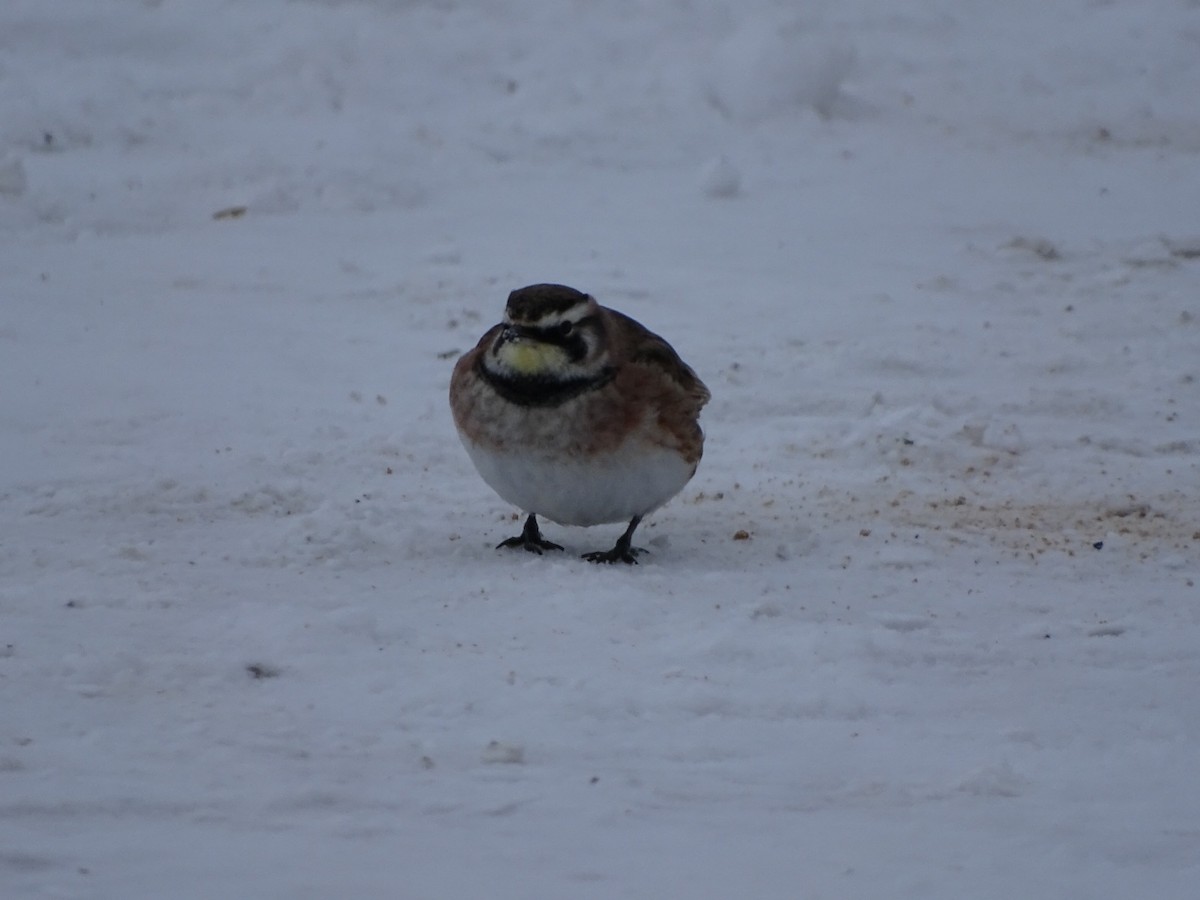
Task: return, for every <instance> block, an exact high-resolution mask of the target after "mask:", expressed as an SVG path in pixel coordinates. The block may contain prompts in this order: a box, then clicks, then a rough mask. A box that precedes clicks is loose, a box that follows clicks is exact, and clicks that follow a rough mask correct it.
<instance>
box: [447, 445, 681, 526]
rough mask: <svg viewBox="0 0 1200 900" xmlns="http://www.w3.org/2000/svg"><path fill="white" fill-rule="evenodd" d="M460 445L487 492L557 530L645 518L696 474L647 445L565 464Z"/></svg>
mask: <svg viewBox="0 0 1200 900" xmlns="http://www.w3.org/2000/svg"><path fill="white" fill-rule="evenodd" d="M464 444H465V446H466V448H467V452H468V453H469V454H470V455H471V460H472V461H473V462H474V463H475V468H476V469H478V470H479V474H480V475H481V476H483V480H484V481H486V482H487V483H488V485H489V486H491V488H492V490H494V491H495V492H496V493H497V494H499V495H500V496H501V497H503V498H504V499H505V500H507V501H508V502H509V503H511V504H512V505H513V506H516V507H519V508H520V509H522V510H524V511H525V512H530V513H536V514H537V515H539V516H544V517H545V518H547V519H550V520H551V521H554V522H558V523H559V524H560V525H601V524H604V523H606V522H625V521H628V520H629V519H631V518H633V517H634V516H644V515H646V514H647V513H649V512H652V511H654V510H656V509H658V507H660V506H662V505H663V504H664V503H666V502H667V501H668V500H670V499H671V498H672V497H674V496H675V495H676V494H678V493H679V492H680V491H681V490H683V486H684V485H685V484H687V483H688V481H689V480H690V479H691V477H692V474H693V473H694V472H695V466H693V465H692V464H691V463H688V462H687V461H686V460H684V459H683V458H682V457H680V456H679V454H678V453H673V452H670V451H668V450H663V449H660V448H657V447H648V446H646V445H642V446H639V447H637V448H636V449H632V448H630V447H629V445H626V446H625V447H623V448H619V449H618V450H617V451H616V452H615V453H610V454H603V455H600V456H597V457H589V458H570V457H562V456H545V455H539V454H536V453H528V452H527V453H502V452H497V451H495V450H491V449H486V448H483V447H478V446H472V445H471V444H470V443H468V442H464Z"/></svg>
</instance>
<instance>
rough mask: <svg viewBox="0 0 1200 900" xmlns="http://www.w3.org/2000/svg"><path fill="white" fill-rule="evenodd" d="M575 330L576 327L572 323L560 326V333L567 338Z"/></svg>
mask: <svg viewBox="0 0 1200 900" xmlns="http://www.w3.org/2000/svg"><path fill="white" fill-rule="evenodd" d="M574 328H575V326H574V325H572V324H571V323H570V322H563V323H562V324H561V325H559V326H558V333H559V334H561V335H562V336H563V337H566V336H567V335H569V334H570V333H571V332H572V331H573V330H574Z"/></svg>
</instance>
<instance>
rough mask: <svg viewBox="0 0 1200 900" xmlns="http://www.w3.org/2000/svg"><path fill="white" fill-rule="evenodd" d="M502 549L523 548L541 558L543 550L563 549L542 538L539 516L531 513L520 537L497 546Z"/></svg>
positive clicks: (512, 538)
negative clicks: (538, 521)
mask: <svg viewBox="0 0 1200 900" xmlns="http://www.w3.org/2000/svg"><path fill="white" fill-rule="evenodd" d="M501 547H521V548H522V549H525V550H528V551H529V552H530V553H536V554H538V555H539V556H540V555H541V553H542V551H543V550H561V549H562V547H560V546H559V545H558V544H554V543H551V542H550V541H548V540H546V539H545V538H543V537H542V532H541V531H540V530H539V529H538V523H537V516H536V515H534V514H533V513H530V514H529V518H528V519H526V520H525V527H524V528H522V529H521V533H520V534H519V535H517V536H516V537H511V538H509V539H508V540H507V541H501V542H500V543H498V544H497V545H496V549H497V550H499V549H500V548H501Z"/></svg>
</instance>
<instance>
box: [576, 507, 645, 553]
mask: <svg viewBox="0 0 1200 900" xmlns="http://www.w3.org/2000/svg"><path fill="white" fill-rule="evenodd" d="M640 521H642V517H641V516H634V517H633V518H632V519H630V520H629V527H628V528H626V529H625V533H624V534H623V535H621V536H620V537H619V538H617V543H616V545H615V546H614V547H613V548H612V549H611V550H596V551H595V552H593V553H585V554H583V558H584V559H586V560H587V561H588V562H594V563H615V562H623V563H629V564H630V565H637V556H638V554H639V553H648V552H649V551H647V550H642V549H639V548H637V547H631V546H630V544H631V543H632V541H633V531H634V529H635V528H637V527H638V523H639V522H640Z"/></svg>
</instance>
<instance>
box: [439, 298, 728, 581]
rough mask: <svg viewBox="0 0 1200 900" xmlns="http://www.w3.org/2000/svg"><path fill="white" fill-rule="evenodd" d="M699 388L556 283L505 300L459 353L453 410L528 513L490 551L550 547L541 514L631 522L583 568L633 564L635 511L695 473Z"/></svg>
mask: <svg viewBox="0 0 1200 900" xmlns="http://www.w3.org/2000/svg"><path fill="white" fill-rule="evenodd" d="M708 399H709V393H708V388H706V387H705V386H704V384H703V383H702V382H701V381H700V379H699V378H698V377H697V376H696V373H695V372H693V371H692V369H691V367H690V366H688V365H687V364H686V363H685V362H684V361H683V360H681V359H680V358H679V354H677V353H676V352H675V351H674V349H672V347H671V345H670V344H668V343H667V342H666V341H664V340H663V339H662V338H661V337H659V336H658V335H656V334H654V333H652V332H650V331H648V330H647V329H646V328H644V327H642V326H641V325H640V324H638V323H637V322H635V321H634V320H633V319H631V318H629V317H628V316H626V315H624V314H622V313H619V312H617V311H616V310H614V309H608V308H606V307H603V306H601V305H600V304H598V303H597V302H596V300H595V298H593V297H591V296H589V295H587V294H584V293H582V292H580V291H577V290H575V289H574V288H569V287H566V286H564V285H561V284H534V285H530V286H529V287H524V288H521V289H519V290H516V291H513V292H512V293H511V294H509V297H508V305H507V307H506V308H505V310H504V319H503V320H502V321H501V322H500V324H498V325H496V326H494V327H493V328H491V329H490V330H489V331H488V332H487V333H486V334H484V336H483V337H482V338H481V339H480V341H479V343H478V344H477V345H476V346H475V347H474V348H473V349H471V350H470V351H468V352H467V353H466V354H464V355H463V356H462V358H460V359H459V361H458V364H457V365H456V366H455V367H454V374H453V376H452V377H451V379H450V408H451V410H452V412H453V413H454V424H455V425H456V426H457V427H458V434H459V437H460V438H462V442H463V445H464V446H465V447H466V448H467V453H469V454H470V456H471V460H472V462H474V463H475V468H476V469H478V470H479V474H480V475H482V476H483V480H484V481H486V482H487V483H488V484H489V485H490V486H491V488H492V489H493V490H494V491H495V492H496V493H497V494H499V495H500V496H501V497H503V498H504V499H505V500H506V501H508V502H509V503H511V504H513V505H514V506H516V507H518V508H520V509H521V510H523V511H524V512H526V513H528V514H529V517H528V518H527V519H526V520H525V527H524V530H523V531H522V532H521V534H520V535H519V536H517V537H514V538H509V539H508V540H506V541H503V542H502V543H501V544H500V545H499V547H521V548H523V549H525V550H529V551H531V552H534V553H541V552H542V551H543V550H561V549H562V547H560V546H559V545H558V544H554V543H551V542H550V541H547V540H545V539H544V538H543V537H542V534H541V531H540V530H539V528H538V521H537V517H538V516H543V517H545V518H547V519H550V520H552V521H554V522H558V523H559V524H561V525H600V524H603V523H608V522H626V521H627V522H628V523H629V527H627V528H626V529H625V533H624V534H622V535H621V536H620V537H619V538H618V539H617V543H616V545H615V546H614V547H613V548H612V549H611V550H603V551H596V552H594V553H585V554H584V559H587V560H590V561H592V562H607V563H612V562H617V561H620V562H625V563H636V562H637V555H638V554H639V553H641V552H644V551H641V550H639V549H637V548H635V547H633V546H632V543H631V542H632V540H633V532H634V529H636V528H637V526H638V523H639V522H641V520H642V517H643V516H645V515H647V514H648V513H651V512H653V511H654V510H656V509H658V508H659V507H660V506H662V505H663V504H664V503H666V502H667V501H668V500H670V499H671V498H672V497H674V496H675V495H676V494H678V493H679V492H680V491H681V490H683V486H684V485H685V484H687V483H688V481H689V480H690V479H691V477H692V476H693V475H694V474H695V473H696V466H697V465H698V464H699V462H700V454H701V452H702V451H703V449H704V433H703V432H702V431H701V430H700V425H699V422H698V421H697V420H698V418H699V416H700V409H701V407H703V406H704V404H705V403H707V402H708Z"/></svg>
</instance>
